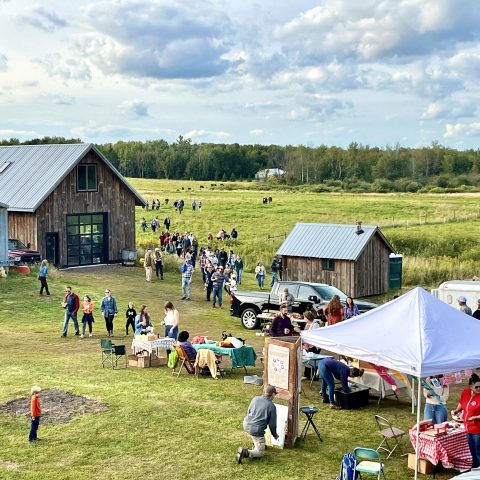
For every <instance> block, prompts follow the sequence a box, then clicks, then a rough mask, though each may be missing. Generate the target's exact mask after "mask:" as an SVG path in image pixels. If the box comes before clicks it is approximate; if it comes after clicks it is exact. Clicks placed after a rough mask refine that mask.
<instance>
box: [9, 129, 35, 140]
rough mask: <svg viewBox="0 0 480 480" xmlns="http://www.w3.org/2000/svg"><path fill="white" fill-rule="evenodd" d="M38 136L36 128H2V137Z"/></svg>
mask: <svg viewBox="0 0 480 480" xmlns="http://www.w3.org/2000/svg"><path fill="white" fill-rule="evenodd" d="M36 136H38V133H37V132H35V130H14V129H10V128H6V129H0V138H27V137H28V138H31V137H36Z"/></svg>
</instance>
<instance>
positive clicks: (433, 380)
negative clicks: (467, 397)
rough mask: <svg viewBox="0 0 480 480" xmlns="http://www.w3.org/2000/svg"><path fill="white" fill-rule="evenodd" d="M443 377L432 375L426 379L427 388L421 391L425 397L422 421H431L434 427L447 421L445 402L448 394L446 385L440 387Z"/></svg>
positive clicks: (448, 390)
mask: <svg viewBox="0 0 480 480" xmlns="http://www.w3.org/2000/svg"><path fill="white" fill-rule="evenodd" d="M442 380H443V375H433V376H432V377H428V378H427V379H426V383H427V385H428V388H425V387H424V389H423V395H424V396H425V399H426V400H425V411H424V414H423V416H424V420H433V423H434V425H438V424H439V423H443V422H446V421H447V419H448V410H447V405H446V404H447V400H448V396H449V394H450V389H449V386H448V385H442Z"/></svg>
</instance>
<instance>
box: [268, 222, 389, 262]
mask: <svg viewBox="0 0 480 480" xmlns="http://www.w3.org/2000/svg"><path fill="white" fill-rule="evenodd" d="M362 230H363V233H361V234H360V235H359V234H357V226H356V225H335V224H326V223H297V224H296V225H295V227H294V228H293V230H292V231H291V232H290V234H289V235H288V237H287V238H286V239H285V241H284V242H283V244H282V246H281V247H280V248H279V249H278V251H277V255H285V256H289V257H309V258H331V259H335V260H357V259H358V257H359V256H360V254H361V253H362V251H363V249H364V248H365V247H366V246H367V244H368V242H369V241H370V239H371V238H372V237H373V236H374V235H375V234H376V233H378V234H379V235H380V237H381V238H382V240H383V241H384V242H385V244H386V245H387V247H388V248H389V249H390V250H391V251H392V252H395V250H394V248H393V247H392V246H391V245H390V243H389V242H388V240H387V239H386V238H385V237H384V236H383V234H382V232H380V230H379V229H378V227H375V226H372V225H362Z"/></svg>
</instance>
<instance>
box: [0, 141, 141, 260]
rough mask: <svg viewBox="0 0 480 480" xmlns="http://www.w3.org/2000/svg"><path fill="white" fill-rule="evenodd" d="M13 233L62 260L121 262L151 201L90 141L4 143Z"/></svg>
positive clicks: (1, 195) (1, 161) (2, 187)
mask: <svg viewBox="0 0 480 480" xmlns="http://www.w3.org/2000/svg"><path fill="white" fill-rule="evenodd" d="M0 202H2V203H4V204H7V205H8V235H9V238H15V239H18V240H21V241H22V242H23V243H25V244H27V243H30V244H31V248H32V249H36V250H38V251H39V252H40V255H41V256H42V258H47V259H48V260H49V261H50V262H52V263H54V264H56V265H60V266H68V267H70V266H78V265H92V264H101V263H113V262H118V261H120V260H121V258H122V250H124V249H127V250H134V249H135V206H136V205H144V204H145V201H144V200H143V198H142V197H141V196H140V195H139V194H138V193H137V192H136V191H135V189H134V188H133V187H132V186H131V185H130V184H129V183H128V182H127V181H126V180H125V178H123V177H122V175H121V174H120V173H119V172H118V170H116V169H115V167H114V166H113V165H112V164H111V163H110V162H109V161H108V160H107V159H106V158H105V157H104V156H103V155H102V154H101V153H100V151H99V150H97V148H95V146H94V145H92V144H65V145H18V146H8V147H0Z"/></svg>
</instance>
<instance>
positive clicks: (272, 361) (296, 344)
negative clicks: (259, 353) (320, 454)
mask: <svg viewBox="0 0 480 480" xmlns="http://www.w3.org/2000/svg"><path fill="white" fill-rule="evenodd" d="M301 365H302V342H301V339H300V338H299V337H278V338H274V337H270V338H266V339H265V359H264V367H263V369H264V373H263V378H264V385H265V386H267V385H273V386H274V387H275V388H276V389H277V398H280V399H282V400H285V401H286V402H287V405H288V421H287V431H286V435H285V447H286V448H293V447H294V445H295V440H296V439H297V437H298V413H299V396H300V382H301V374H302V372H301Z"/></svg>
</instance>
